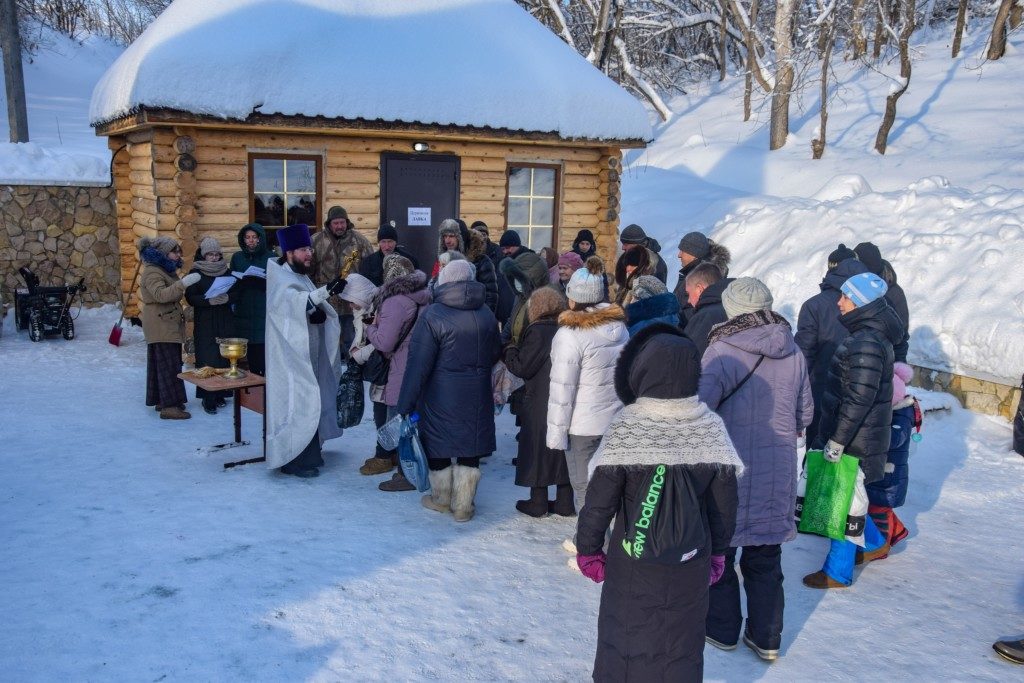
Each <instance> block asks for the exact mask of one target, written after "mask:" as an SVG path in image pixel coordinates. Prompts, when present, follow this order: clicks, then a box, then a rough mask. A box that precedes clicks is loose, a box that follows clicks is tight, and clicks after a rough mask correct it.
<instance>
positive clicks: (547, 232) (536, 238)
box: [527, 228, 551, 251]
mask: <svg viewBox="0 0 1024 683" xmlns="http://www.w3.org/2000/svg"><path fill="white" fill-rule="evenodd" d="M527 246H529V247H530V249H533V250H534V251H540V250H541V249H543V248H544V247H550V246H551V228H533V229H532V230H530V242H529V244H528V245H527Z"/></svg>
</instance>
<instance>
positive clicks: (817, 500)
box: [796, 451, 860, 541]
mask: <svg viewBox="0 0 1024 683" xmlns="http://www.w3.org/2000/svg"><path fill="white" fill-rule="evenodd" d="M859 467H860V463H859V462H858V460H857V458H855V457H853V456H852V455H843V457H842V458H840V459H839V462H829V461H828V460H826V459H825V456H824V454H823V453H822V452H821V451H807V457H806V459H805V461H804V472H803V475H802V476H801V479H804V478H806V482H803V481H802V482H800V484H801V485H800V486H799V487H798V489H797V501H796V515H797V520H798V521H799V526H798V528H799V530H800V531H801V532H804V533H809V534H817V535H819V536H825V537H826V538H832V539H835V540H837V541H842V540H844V539H845V538H846V531H847V529H846V518H847V515H849V514H850V503H851V501H852V500H853V490H854V487H855V486H856V485H857V470H858V469H859ZM801 488H802V489H804V490H803V496H802V497H801V495H800V493H801V492H800V489H801Z"/></svg>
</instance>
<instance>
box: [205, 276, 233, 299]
mask: <svg viewBox="0 0 1024 683" xmlns="http://www.w3.org/2000/svg"><path fill="white" fill-rule="evenodd" d="M236 282H238V280H236V279H235V278H233V277H231V276H230V275H221V276H220V277H216V278H214V279H213V284H212V285H210V288H209V289H208V290H206V294H204V295H203V296H205V297H206V298H207V299H212V298H214V297H216V296H220V295H221V294H227V293H228V290H229V289H231V288H232V287H233V286H234V284H235V283H236Z"/></svg>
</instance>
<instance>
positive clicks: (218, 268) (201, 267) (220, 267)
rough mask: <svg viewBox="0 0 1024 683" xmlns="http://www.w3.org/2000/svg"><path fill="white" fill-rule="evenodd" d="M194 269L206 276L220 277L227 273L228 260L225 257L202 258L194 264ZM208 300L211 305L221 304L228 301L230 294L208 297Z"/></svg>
mask: <svg viewBox="0 0 1024 683" xmlns="http://www.w3.org/2000/svg"><path fill="white" fill-rule="evenodd" d="M192 270H194V271H196V272H198V273H199V274H200V275H205V276H206V277H220V276H221V275H226V274H227V272H228V262H227V261H225V260H224V259H221V260H220V261H207V260H205V259H200V260H198V261H195V262H194V263H193V264H192ZM208 301H209V302H210V305H211V306H220V305H222V304H226V303H227V302H228V295H227V294H226V293H225V294H220V295H218V296H215V297H213V298H212V299H208Z"/></svg>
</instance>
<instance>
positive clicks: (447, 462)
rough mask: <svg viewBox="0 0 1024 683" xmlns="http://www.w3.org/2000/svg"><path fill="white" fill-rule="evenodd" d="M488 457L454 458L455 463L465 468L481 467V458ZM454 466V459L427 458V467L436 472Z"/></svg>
mask: <svg viewBox="0 0 1024 683" xmlns="http://www.w3.org/2000/svg"><path fill="white" fill-rule="evenodd" d="M483 457H486V456H482V455H475V456H473V457H472V458H454V460H455V462H456V463H458V464H459V465H462V466H463V467H477V468H479V467H480V458H483ZM451 466H452V458H427V467H429V468H430V469H431V470H433V471H434V472H440V471H441V470H446V469H448V468H449V467H451Z"/></svg>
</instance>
